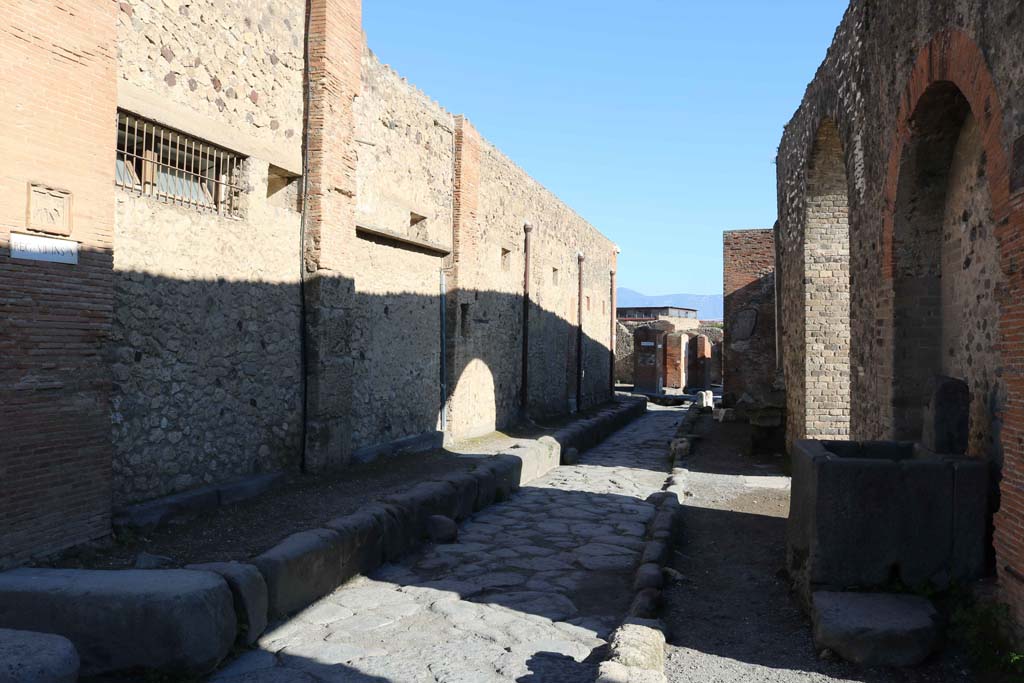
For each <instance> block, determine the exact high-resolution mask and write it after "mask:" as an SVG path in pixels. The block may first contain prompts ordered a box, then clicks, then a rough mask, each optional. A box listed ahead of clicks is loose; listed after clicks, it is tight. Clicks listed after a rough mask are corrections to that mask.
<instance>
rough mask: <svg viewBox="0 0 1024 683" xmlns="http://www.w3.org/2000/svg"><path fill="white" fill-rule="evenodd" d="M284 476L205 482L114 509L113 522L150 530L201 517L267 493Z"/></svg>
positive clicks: (274, 475)
mask: <svg viewBox="0 0 1024 683" xmlns="http://www.w3.org/2000/svg"><path fill="white" fill-rule="evenodd" d="M283 479H284V474H282V473H281V472H271V473H268V474H258V475H255V476H252V477H245V478H242V479H236V480H233V481H228V482H224V483H223V484H215V485H213V486H204V487H202V488H198V489H193V490H192V491H185V492H183V493H176V494H174V495H172V496H165V497H163V498H157V499H156V500H150V501H146V502H145V503H139V504H137V505H127V506H124V507H119V508H117V509H115V510H114V518H113V524H114V527H115V528H117V529H133V530H139V531H150V530H152V529H156V528H157V527H160V526H163V525H164V524H166V523H167V522H169V521H170V520H172V519H187V518H190V517H198V516H199V515H201V514H203V513H204V512H209V511H210V510H213V509H216V508H217V507H219V506H221V505H234V504H235V503H240V502H242V501H244V500H248V499H250V498H255V497H256V496H260V495H263V494H264V493H266V492H267V491H269V490H270V489H272V488H273V487H275V486H277V485H278V484H279V483H280V482H281V481H282V480H283Z"/></svg>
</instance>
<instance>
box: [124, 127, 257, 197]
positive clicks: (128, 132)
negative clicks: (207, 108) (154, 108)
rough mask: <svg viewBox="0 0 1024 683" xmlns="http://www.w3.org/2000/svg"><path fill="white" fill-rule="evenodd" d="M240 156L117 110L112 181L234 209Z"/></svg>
mask: <svg viewBox="0 0 1024 683" xmlns="http://www.w3.org/2000/svg"><path fill="white" fill-rule="evenodd" d="M242 160H243V157H241V156H240V155H238V154H235V153H234V152H231V151H229V150H226V149H224V148H222V147H218V146H216V145H212V144H210V143H208V142H204V141H203V140H200V139H198V138H195V137H192V136H190V135H186V134H184V133H181V132H179V131H176V130H173V129H171V128H167V127H165V126H161V125H159V124H156V123H154V122H152V121H149V120H147V119H143V118H141V117H138V116H135V115H134V114H130V113H128V112H123V111H119V112H118V113H117V168H116V173H115V182H116V184H117V186H118V187H120V188H123V189H125V190H128V191H131V192H135V193H137V194H139V195H143V196H147V197H153V198H154V199H159V200H161V201H164V202H167V203H169V204H175V205H178V206H186V207H192V208H194V209H197V210H199V211H210V212H215V213H219V214H222V215H225V216H235V217H237V216H238V215H239V208H240V206H239V205H240V198H241V193H242V189H241V187H240V186H239V184H238V177H239V175H240V169H241V164H242Z"/></svg>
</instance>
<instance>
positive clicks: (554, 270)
mask: <svg viewBox="0 0 1024 683" xmlns="http://www.w3.org/2000/svg"><path fill="white" fill-rule="evenodd" d="M551 284H553V285H557V284H558V268H552V269H551Z"/></svg>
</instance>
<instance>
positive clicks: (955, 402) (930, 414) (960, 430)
mask: <svg viewBox="0 0 1024 683" xmlns="http://www.w3.org/2000/svg"><path fill="white" fill-rule="evenodd" d="M970 415H971V390H970V388H969V387H968V386H967V382H965V381H963V380H962V379H956V378H953V377H942V376H939V377H936V378H935V379H934V385H933V387H932V390H931V393H930V395H929V397H928V403H927V404H926V405H925V407H924V426H923V428H922V431H921V443H922V444H923V445H924V447H925V448H927V449H929V450H931V451H934V452H935V453H943V454H950V455H963V454H965V453H966V452H967V442H968V440H969V437H970V429H969V427H970V425H969V422H970Z"/></svg>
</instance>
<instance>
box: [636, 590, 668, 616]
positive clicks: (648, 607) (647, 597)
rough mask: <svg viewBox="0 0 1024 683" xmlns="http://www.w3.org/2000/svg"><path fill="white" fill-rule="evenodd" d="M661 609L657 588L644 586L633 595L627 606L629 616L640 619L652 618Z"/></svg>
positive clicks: (659, 594)
mask: <svg viewBox="0 0 1024 683" xmlns="http://www.w3.org/2000/svg"><path fill="white" fill-rule="evenodd" d="M659 609H661V591H660V590H659V589H657V588H644V589H643V590H641V591H639V592H638V593H637V594H636V595H635V596H634V597H633V602H632V603H631V604H630V606H629V616H631V617H639V618H641V619H654V618H655V617H657V616H658V610H659Z"/></svg>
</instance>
